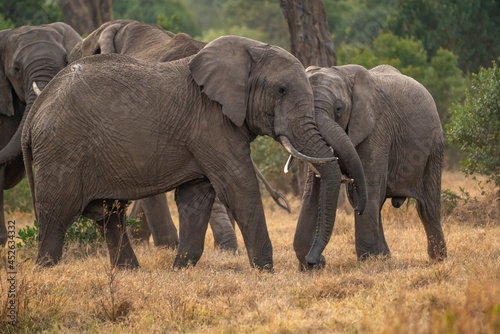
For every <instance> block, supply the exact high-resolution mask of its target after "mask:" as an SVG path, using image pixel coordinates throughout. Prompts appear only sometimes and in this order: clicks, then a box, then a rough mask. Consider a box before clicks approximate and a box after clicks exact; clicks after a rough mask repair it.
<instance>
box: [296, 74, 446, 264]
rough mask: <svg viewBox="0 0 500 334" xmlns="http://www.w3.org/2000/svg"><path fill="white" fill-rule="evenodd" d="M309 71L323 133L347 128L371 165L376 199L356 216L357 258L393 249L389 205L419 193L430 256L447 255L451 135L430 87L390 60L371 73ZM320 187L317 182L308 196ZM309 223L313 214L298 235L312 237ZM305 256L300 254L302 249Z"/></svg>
mask: <svg viewBox="0 0 500 334" xmlns="http://www.w3.org/2000/svg"><path fill="white" fill-rule="evenodd" d="M307 76H308V78H309V81H310V83H311V86H312V89H313V92H314V104H315V108H316V120H317V122H318V126H319V130H320V132H321V134H322V136H323V137H324V138H325V139H326V141H327V142H331V141H332V139H331V134H332V133H334V131H337V130H335V129H338V128H339V127H341V128H342V129H344V130H345V131H347V134H348V135H349V138H350V139H351V141H352V143H353V144H354V145H355V146H356V150H357V152H358V154H359V157H360V159H361V162H362V164H363V167H364V169H365V171H366V183H367V191H368V205H367V207H366V210H365V213H364V214H363V215H362V216H359V215H356V217H355V231H356V232H355V233H356V253H357V256H358V257H359V258H364V257H366V256H369V255H377V254H383V255H389V254H390V253H389V247H388V246H387V242H386V240H385V237H384V232H383V228H382V222H381V209H382V205H383V204H384V202H385V200H386V198H392V204H393V205H394V206H395V207H399V206H401V204H402V203H403V202H404V200H405V199H406V198H407V197H412V198H415V199H416V200H417V212H418V214H419V216H420V219H421V220H422V222H423V224H424V228H425V232H426V234H427V246H428V254H429V257H430V258H431V259H443V258H445V257H446V243H445V240H444V236H443V231H442V228H441V219H440V211H441V210H440V208H441V202H440V191H441V169H442V165H443V148H444V145H443V133H442V129H441V123H440V120H439V116H438V113H437V110H436V105H435V103H434V100H433V99H432V96H431V95H430V94H429V92H428V91H427V90H426V89H425V88H424V87H423V86H422V85H421V84H419V83H418V82H416V81H415V80H413V79H412V78H410V77H407V76H405V75H402V74H401V73H400V72H399V71H398V70H396V69H395V68H393V67H392V66H388V65H381V66H377V67H375V68H373V69H371V70H369V71H368V70H366V69H365V68H364V67H361V66H358V65H346V66H336V67H331V68H319V67H310V68H308V69H307ZM340 161H343V160H342V159H340ZM344 161H345V160H344ZM350 189H351V190H352V188H350ZM317 192H318V189H317V188H314V187H311V188H309V189H308V194H307V195H305V196H304V197H306V198H307V197H314V196H317V195H315V194H317ZM308 225H310V223H309V222H307V220H306V219H304V220H302V221H301V222H299V226H300V227H301V228H300V232H299V233H297V236H296V239H306V240H309V241H308V242H309V243H311V242H312V241H311V240H312V238H313V236H314V234H313V231H311V227H307V226H308ZM307 231H309V232H307ZM297 256H299V259H300V258H301V257H302V253H299V252H298V253H297Z"/></svg>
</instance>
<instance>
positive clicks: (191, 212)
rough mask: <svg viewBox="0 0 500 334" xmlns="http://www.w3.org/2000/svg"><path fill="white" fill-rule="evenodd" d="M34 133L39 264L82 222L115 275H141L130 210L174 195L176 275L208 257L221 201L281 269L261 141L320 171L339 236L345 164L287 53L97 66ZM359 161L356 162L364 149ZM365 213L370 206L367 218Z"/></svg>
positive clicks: (101, 61)
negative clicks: (98, 234)
mask: <svg viewBox="0 0 500 334" xmlns="http://www.w3.org/2000/svg"><path fill="white" fill-rule="evenodd" d="M56 92H57V94H56ZM26 123H27V124H26V126H25V127H24V131H23V141H22V142H23V154H24V158H25V163H26V169H27V172H28V180H29V182H30V186H31V187H32V193H33V194H34V198H33V201H34V205H35V212H36V216H37V219H38V223H39V231H40V232H39V233H40V234H39V244H38V245H39V246H38V247H39V248H38V258H37V263H40V264H45V265H50V264H54V263H57V262H58V261H59V259H60V258H61V255H62V245H63V239H64V234H65V232H66V229H67V228H68V226H69V225H70V224H71V222H73V221H74V219H75V218H76V217H78V216H79V215H81V214H83V215H85V216H87V217H89V218H91V219H95V220H97V222H98V223H99V224H101V225H105V224H106V223H107V225H105V228H104V232H105V238H106V240H107V243H108V248H109V250H110V252H109V253H110V259H111V263H112V264H113V265H117V266H119V267H137V266H138V262H137V259H136V257H135V254H134V252H133V250H132V247H131V245H130V243H129V242H128V237H127V235H126V234H124V233H121V232H120V231H123V218H124V217H123V208H124V207H125V205H124V201H128V200H132V199H138V198H145V197H149V196H152V195H156V194H160V193H164V192H166V191H168V190H171V189H174V188H175V189H176V192H175V199H176V203H177V207H178V211H179V239H180V243H179V247H178V250H177V255H176V258H175V261H174V267H185V266H188V265H189V264H192V265H195V264H196V262H197V261H198V260H199V258H200V257H201V255H202V252H203V244H204V239H205V232H206V228H207V224H208V219H209V215H210V209H211V206H212V204H213V201H214V199H215V194H216V193H217V195H218V196H219V198H220V200H221V201H222V202H223V203H224V204H225V205H227V206H228V207H229V208H230V211H231V213H232V215H233V216H234V218H235V220H236V221H237V223H238V226H239V228H240V230H241V233H242V235H243V239H244V242H245V246H246V249H247V253H248V257H249V261H250V264H251V265H252V266H255V267H258V268H263V269H268V270H272V268H273V259H272V245H271V240H270V239H269V235H268V232H267V227H266V222H265V217H264V210H263V206H262V200H261V198H260V193H259V187H258V182H257V179H256V176H255V171H254V168H253V165H252V161H251V159H250V142H251V141H252V140H253V139H255V137H256V136H257V135H268V136H270V137H272V138H274V139H275V140H279V141H280V142H281V143H282V144H283V146H284V147H285V148H286V149H287V150H288V151H289V152H291V153H292V154H293V155H295V156H296V157H298V158H300V159H303V160H306V161H308V162H309V163H311V165H312V163H314V164H315V169H316V170H317V172H318V173H319V174H320V176H321V178H322V181H323V182H322V184H324V185H325V186H324V187H322V188H324V189H323V190H324V191H323V192H322V201H323V202H325V203H324V205H321V210H320V216H321V218H320V219H319V221H320V223H321V224H320V227H319V228H318V230H319V233H318V236H317V238H319V239H321V240H324V239H327V238H329V237H330V236H328V235H326V234H327V233H328V231H329V230H328V222H329V221H330V218H332V217H334V215H335V207H334V206H332V205H331V202H332V200H331V199H334V200H336V197H337V196H338V191H339V186H340V169H339V168H332V167H331V166H326V165H325V164H322V163H323V162H331V163H332V164H334V165H337V162H335V161H334V160H336V158H335V157H333V155H332V154H331V150H330V147H329V146H328V145H327V144H326V142H325V141H324V140H323V138H322V137H321V135H320V133H319V130H318V128H317V126H316V122H315V119H314V105H313V94H312V90H311V87H310V84H309V82H308V80H307V78H306V75H305V70H304V68H303V66H302V65H301V63H300V62H299V61H298V60H297V59H296V58H295V57H293V56H292V55H291V54H290V53H288V52H287V51H285V50H283V49H281V48H279V47H276V46H271V45H268V44H264V43H261V42H257V41H254V40H251V39H247V38H242V37H237V36H224V37H220V38H218V39H216V40H214V41H212V42H211V43H209V44H208V45H207V46H206V47H205V48H203V50H201V51H200V52H198V53H197V54H196V55H195V56H191V57H188V58H184V59H181V60H178V61H174V62H168V63H152V62H143V61H139V60H136V59H134V58H131V57H128V56H124V55H116V54H112V55H97V56H92V57H86V58H84V59H82V60H79V61H76V62H74V63H72V64H71V65H70V66H68V67H67V68H66V69H65V70H63V71H61V72H60V73H59V74H58V75H57V76H56V77H55V78H54V79H53V80H52V81H51V82H50V83H49V85H47V87H46V88H45V90H44V91H43V92H42V93H41V95H40V96H39V97H38V99H37V100H36V102H35V104H34V106H33V111H32V112H31V113H30V114H29V116H28V119H27V121H26ZM346 137H347V136H346ZM347 140H348V139H347ZM342 149H345V148H342ZM345 150H346V151H348V149H345ZM53 152H57V153H58V154H57V155H55V154H53ZM350 152H351V154H354V155H356V151H355V150H354V147H351V150H350ZM32 165H33V166H34V168H35V171H36V179H34V177H33V173H32V169H31V167H32ZM355 178H356V177H355ZM35 181H36V182H35ZM103 201H105V202H104V203H105V205H106V207H105V208H103ZM333 202H334V201H333ZM109 203H115V204H116V203H117V205H115V206H114V207H110V205H109ZM365 204H366V203H363V201H360V204H359V209H360V210H363V209H364V207H363V206H364V205H365ZM332 224H333V223H332ZM325 226H326V227H325ZM330 233H331V231H330ZM321 242H322V241H319V242H318V243H319V244H320V246H321ZM320 253H321V252H320Z"/></svg>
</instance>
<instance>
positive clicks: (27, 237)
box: [17, 220, 38, 248]
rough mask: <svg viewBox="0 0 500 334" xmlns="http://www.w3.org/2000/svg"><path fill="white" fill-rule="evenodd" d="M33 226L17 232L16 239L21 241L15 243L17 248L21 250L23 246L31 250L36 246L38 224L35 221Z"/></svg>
mask: <svg viewBox="0 0 500 334" xmlns="http://www.w3.org/2000/svg"><path fill="white" fill-rule="evenodd" d="M33 225H34V226H33V227H31V226H26V227H25V228H22V229H20V230H19V231H18V232H17V234H18V237H17V238H18V239H21V241H22V242H18V243H17V248H21V247H23V246H24V247H27V248H33V247H35V246H36V244H37V243H38V222H37V221H36V220H35V222H34V224H33Z"/></svg>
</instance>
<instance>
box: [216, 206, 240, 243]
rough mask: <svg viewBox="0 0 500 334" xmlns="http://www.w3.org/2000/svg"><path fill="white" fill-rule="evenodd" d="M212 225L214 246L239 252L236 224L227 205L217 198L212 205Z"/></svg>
mask: <svg viewBox="0 0 500 334" xmlns="http://www.w3.org/2000/svg"><path fill="white" fill-rule="evenodd" d="M210 227H211V228H212V232H213V234H214V246H215V248H220V249H222V250H227V251H232V252H237V251H238V241H237V240H236V233H235V231H234V225H232V224H231V221H230V219H229V216H228V214H227V211H226V207H225V205H224V204H222V203H221V201H220V200H219V199H218V198H216V199H215V202H214V205H213V206H212V215H211V216H210Z"/></svg>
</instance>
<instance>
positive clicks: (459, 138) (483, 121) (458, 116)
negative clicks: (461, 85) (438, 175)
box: [447, 62, 500, 186]
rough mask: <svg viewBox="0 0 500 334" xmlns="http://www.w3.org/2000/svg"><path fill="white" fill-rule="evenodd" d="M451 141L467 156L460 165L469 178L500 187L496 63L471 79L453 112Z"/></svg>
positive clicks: (499, 80) (499, 101)
mask: <svg viewBox="0 0 500 334" xmlns="http://www.w3.org/2000/svg"><path fill="white" fill-rule="evenodd" d="M450 113H451V123H450V124H449V125H448V126H447V133H448V141H449V143H451V144H456V145H458V146H459V147H460V149H461V150H462V151H464V152H466V154H467V159H466V160H465V161H461V163H462V165H463V169H462V170H463V172H464V173H465V174H466V175H472V174H475V173H477V174H480V175H485V176H487V177H488V178H489V179H488V181H489V182H494V183H495V185H496V186H500V68H498V66H497V64H496V63H495V62H494V63H493V67H492V68H490V69H485V68H482V69H481V70H480V71H479V73H478V74H473V75H472V86H471V88H470V90H468V91H467V92H466V94H465V101H464V102H463V103H462V104H454V105H453V107H452V108H451V109H450Z"/></svg>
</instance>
